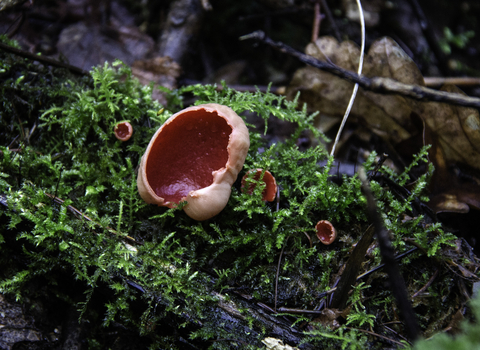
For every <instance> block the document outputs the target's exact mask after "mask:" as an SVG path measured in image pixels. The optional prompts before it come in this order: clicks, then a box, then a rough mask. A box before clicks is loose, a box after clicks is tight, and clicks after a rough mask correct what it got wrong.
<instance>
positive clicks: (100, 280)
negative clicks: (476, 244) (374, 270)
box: [0, 53, 456, 348]
mask: <svg viewBox="0 0 480 350" xmlns="http://www.w3.org/2000/svg"><path fill="white" fill-rule="evenodd" d="M2 56H3V57H2V60H3V62H10V63H8V64H6V63H4V64H3V69H4V70H5V72H6V74H4V75H3V76H2V81H1V86H2V91H3V92H4V93H3V94H2V104H3V106H4V109H3V112H2V117H1V123H2V130H3V131H2V132H1V135H0V140H1V152H2V155H1V158H0V169H1V172H0V195H1V201H2V206H3V209H2V211H1V212H0V217H1V220H0V222H1V224H0V244H1V245H0V249H1V251H2V254H1V257H0V266H1V267H2V269H1V270H0V271H1V272H0V276H1V282H0V291H1V292H2V293H9V294H11V295H15V296H16V297H17V298H18V299H21V298H22V296H25V295H34V294H35V291H33V290H31V289H29V288H28V287H29V286H30V285H31V283H32V281H38V280H41V281H43V282H45V283H47V286H48V287H47V288H48V289H49V290H52V291H55V292H54V293H56V295H57V296H59V297H61V298H62V299H64V300H66V301H67V302H72V303H75V304H76V305H77V306H78V307H79V310H80V317H83V318H88V319H89V322H91V324H93V325H103V326H104V327H108V326H109V325H111V324H112V322H120V323H121V324H123V325H125V326H128V327H132V328H134V329H138V330H139V331H140V332H141V333H142V334H143V335H145V336H146V337H147V338H148V339H149V342H150V343H151V344H152V347H154V346H165V347H166V346H170V345H173V346H175V345H177V346H178V344H179V343H178V342H179V340H178V339H180V338H181V339H188V338H191V339H192V340H191V341H192V342H198V343H196V344H197V345H199V344H200V345H201V346H210V345H211V346H214V347H218V348H222V347H223V348H230V347H231V346H232V342H233V343H235V342H234V341H233V340H237V341H238V342H237V343H235V344H236V345H238V346H240V345H239V344H245V343H248V344H251V345H252V346H261V339H262V338H263V337H264V336H265V335H266V334H269V333H271V332H273V333H274V328H269V327H270V326H269V324H268V322H267V321H261V320H263V319H262V318H261V316H259V315H258V314H256V313H255V312H254V311H253V309H252V308H251V306H252V304H251V303H250V304H249V302H247V301H245V300H243V301H242V300H238V296H239V295H244V296H245V295H248V296H250V297H251V298H253V299H252V300H256V301H259V302H262V303H264V304H268V305H271V306H273V305H274V304H275V302H276V303H277V306H279V307H280V306H282V307H290V308H296V309H310V310H312V309H314V308H316V307H318V306H319V305H320V304H321V303H322V300H324V299H323V298H324V297H325V292H326V291H328V290H329V289H330V288H332V286H333V284H334V282H335V278H334V275H336V274H337V273H338V270H339V269H340V267H341V266H342V264H344V263H345V261H346V260H347V259H348V252H349V250H350V249H351V247H352V244H353V243H355V242H356V241H357V240H358V239H359V237H360V235H361V234H362V232H364V230H365V229H366V227H367V226H368V223H367V222H366V218H365V212H364V209H365V199H364V197H363V196H362V194H361V191H360V181H359V180H358V178H357V177H356V176H354V177H350V178H347V177H344V178H343V179H342V181H340V182H339V183H334V182H332V181H331V179H330V175H329V171H330V168H331V164H332V161H333V160H332V159H329V158H328V156H327V153H326V151H325V149H324V148H323V147H321V146H317V147H313V148H309V149H306V150H300V149H299V147H298V146H297V145H296V142H297V140H298V138H299V137H300V135H301V133H303V132H305V130H308V131H309V132H310V133H311V134H312V135H313V138H315V139H317V140H321V139H322V138H324V136H323V135H321V134H320V133H319V132H318V131H317V130H316V129H315V128H313V126H312V125H313V123H312V120H313V118H314V117H315V116H314V115H308V114H307V113H306V108H304V109H302V110H298V109H297V102H296V101H287V100H285V99H284V98H283V97H278V96H275V95H273V94H271V93H260V92H256V93H241V92H237V91H235V90H232V89H229V88H227V87H225V86H224V87H223V89H222V90H221V91H218V90H217V89H216V87H215V86H203V85H195V86H189V87H185V88H181V89H179V90H175V91H167V95H168V100H169V104H168V105H167V106H163V107H162V106H160V105H159V104H158V103H157V102H156V101H153V100H152V98H151V94H152V89H153V87H152V86H141V85H139V83H138V82H137V81H136V80H135V79H134V78H132V76H131V72H130V69H129V68H128V67H126V66H125V65H123V64H122V63H121V62H116V63H114V65H113V67H112V66H109V65H105V66H104V67H99V68H96V69H94V70H93V71H92V73H91V77H89V78H82V79H78V78H75V77H73V76H70V75H68V73H65V72H63V73H59V72H58V71H57V70H54V71H51V70H50V69H47V68H45V67H41V66H38V65H35V64H32V63H28V62H24V61H21V63H18V62H19V61H18V60H17V59H15V58H14V57H11V56H8V55H6V54H3V53H2ZM21 77H24V78H21ZM187 94H188V95H190V96H191V95H193V96H194V97H195V100H196V101H195V103H198V104H200V103H207V102H216V103H221V104H225V105H228V106H230V107H231V108H232V109H234V110H235V111H236V112H237V113H238V114H241V115H244V114H245V113H247V112H248V113H254V114H256V115H258V116H259V117H261V118H263V119H264V120H265V129H263V130H256V129H255V127H254V126H253V125H249V128H250V134H251V135H250V136H251V147H250V151H249V154H248V157H247V159H246V162H245V167H244V170H243V172H242V173H241V174H240V177H241V176H243V174H244V173H245V172H246V171H248V170H249V169H254V168H263V169H268V170H269V171H270V172H271V173H272V174H273V175H274V176H275V178H276V180H277V183H278V184H279V186H280V198H279V199H278V201H277V202H273V203H267V204H266V203H264V202H263V201H262V200H261V192H262V184H261V182H260V181H259V182H258V186H256V188H255V190H254V192H253V194H252V195H250V194H247V193H242V191H241V190H240V183H239V181H237V183H236V184H235V185H234V188H233V191H232V196H231V198H230V201H229V203H228V205H227V207H226V208H225V209H224V210H223V211H222V212H221V213H220V214H219V215H218V216H216V217H214V218H212V219H210V220H207V221H205V222H195V221H193V220H192V219H190V218H188V217H187V216H186V215H185V214H184V213H183V212H182V211H180V210H178V209H166V208H158V207H151V206H147V205H146V204H145V203H143V202H142V201H141V199H140V197H139V195H138V193H137V189H136V173H135V168H136V166H137V165H138V163H139V160H140V156H141V155H142V154H143V152H144V150H145V148H146V146H147V144H148V142H149V140H150V138H151V136H152V135H153V134H154V132H155V131H156V129H157V128H158V127H159V126H160V125H162V123H164V122H165V120H166V119H167V118H168V117H169V116H170V115H172V114H173V113H174V112H176V111H177V110H179V109H180V108H182V107H183V106H182V103H183V98H184V96H186V95H187ZM32 96H35V97H32ZM24 102H25V103H24ZM19 108H22V111H23V113H21V116H20V114H18V110H19ZM271 118H278V119H280V120H283V121H288V122H291V123H292V125H294V127H293V129H292V132H291V135H290V137H288V138H287V139H286V140H285V141H284V142H276V143H268V142H267V141H266V139H265V138H263V137H262V134H265V133H266V132H267V130H268V123H269V120H271ZM124 120H128V121H129V122H130V123H131V124H132V125H133V128H134V134H133V137H132V138H131V139H130V140H129V141H128V142H125V143H122V142H121V141H119V140H117V139H116V138H115V135H114V133H113V127H114V125H115V124H116V123H117V122H119V121H124ZM34 126H35V127H34ZM26 130H29V132H28V133H26ZM30 130H31V132H30ZM425 155H426V153H425V150H424V151H422V152H421V153H420V154H419V156H418V157H417V158H416V159H415V162H416V163H418V162H421V161H424V160H425ZM374 159H375V158H374V154H372V156H371V157H370V158H369V159H368V160H367V162H366V164H365V167H366V168H367V169H370V168H372V165H373V163H374ZM325 160H326V161H327V165H326V166H323V167H321V166H319V162H320V161H325ZM415 162H414V163H415ZM407 170H409V169H407ZM431 170H432V169H430V172H431ZM383 172H384V173H386V174H387V176H390V179H391V181H395V182H397V183H400V185H403V184H405V183H406V181H407V180H408V174H407V173H408V171H406V172H404V173H403V174H401V175H396V174H390V173H388V172H387V170H386V169H384V170H383ZM430 172H429V173H428V174H430ZM428 174H426V175H424V176H423V177H422V178H421V180H420V181H417V183H416V185H415V186H414V188H413V189H412V190H411V192H410V195H409V196H407V197H406V198H403V199H400V198H399V197H398V196H395V195H394V194H393V193H392V192H390V191H389V190H388V189H387V188H386V187H385V186H381V185H380V183H379V182H375V181H372V188H373V190H374V192H375V194H376V196H377V198H378V199H379V210H381V212H382V215H383V216H384V219H385V223H386V225H387V227H388V228H389V229H390V230H391V231H392V233H394V236H395V239H394V245H395V247H396V249H397V251H398V252H404V251H406V250H407V249H408V248H410V247H409V246H408V244H407V243H406V241H405V238H411V239H412V240H413V242H414V243H415V244H417V245H419V246H420V247H423V248H424V249H426V250H427V251H428V255H429V256H432V257H437V258H441V252H442V249H446V248H445V247H448V245H449V244H450V243H451V241H452V240H453V239H455V237H454V236H452V235H449V234H446V233H443V232H442V231H441V228H440V227H439V226H438V225H437V224H424V217H423V216H422V215H421V213H417V212H415V208H414V206H412V203H413V202H415V201H416V200H417V198H418V197H419V196H421V195H422V194H423V191H424V189H425V185H426V181H427V177H428ZM252 181H255V180H252ZM55 198H56V199H55ZM60 199H61V200H60ZM407 215H408V217H410V219H406V217H407ZM321 219H328V220H330V221H331V222H332V223H333V224H334V226H336V228H337V231H339V236H340V239H339V241H338V242H337V243H335V244H333V245H331V246H328V247H325V246H322V245H319V244H318V243H315V239H314V227H315V223H316V222H317V221H318V220H321ZM280 252H282V254H280ZM12 259H13V261H15V263H11V261H12ZM279 261H280V263H279ZM412 262H415V264H412ZM420 263H423V265H422V266H423V267H422V270H421V271H420V269H418V268H417V267H416V266H419V265H416V264H420ZM378 264H380V258H379V255H378V251H377V250H376V249H372V251H371V252H370V256H369V258H368V259H367V260H366V261H365V270H366V269H368V268H370V267H374V266H377V265H378ZM277 265H278V266H280V270H279V271H278V275H279V278H278V288H277V289H276V287H275V285H276V274H277ZM7 266H8V267H7ZM429 268H430V269H431V266H430V267H429V266H428V263H427V262H425V260H424V258H421V257H419V255H418V253H416V255H412V256H410V257H409V258H408V259H406V260H404V262H403V263H402V269H403V272H404V273H409V274H410V276H414V277H415V280H413V279H409V281H408V282H409V285H410V286H411V288H413V289H414V288H417V289H419V288H421V286H422V285H423V284H425V283H426V282H427V280H428V278H429V274H428V273H425V271H428V269H429ZM65 276H69V277H68V278H67V281H65ZM380 277H381V275H378V274H377V275H376V277H375V278H374V277H371V278H370V279H369V280H368V282H367V284H368V286H370V287H368V286H366V285H362V287H361V288H360V287H357V289H356V293H355V294H354V295H355V300H350V303H349V305H350V306H351V307H352V308H351V310H352V311H351V314H350V315H349V317H348V318H346V324H348V325H349V326H355V327H358V328H365V327H378V326H379V324H378V322H379V321H378V317H377V318H375V317H374V316H375V315H382V317H384V318H385V319H388V320H396V317H397V316H396V313H395V310H394V306H393V305H394V303H393V300H392V297H391V294H390V292H389V291H388V289H386V288H381V286H382V285H383V283H384V280H383V279H382V278H380ZM447 277H448V276H447V275H446V274H445V276H444V278H442V279H441V281H440V282H438V283H436V284H435V286H432V287H431V288H432V290H431V293H434V294H435V295H436V297H435V300H437V301H438V300H447V299H448V298H450V297H451V296H452V295H453V294H454V293H456V292H455V291H452V290H451V288H450V287H451V285H450V284H449V283H452V282H451V279H449V278H447ZM60 279H62V283H67V284H68V283H71V284H72V285H73V284H74V281H78V282H76V284H75V285H76V286H78V283H80V285H81V288H80V290H81V293H80V294H79V295H78V292H77V294H76V295H75V297H72V295H71V294H69V293H72V291H70V292H66V291H65V290H63V291H62V292H61V291H60V290H59V287H58V286H59V283H60ZM68 279H70V281H68ZM367 287H368V288H367ZM98 289H101V290H103V293H102V296H101V297H100V296H97V295H96V293H95V291H96V290H98ZM105 291H108V292H105ZM73 293H74V292H73ZM74 294H75V293H74ZM442 298H443V299H442ZM454 298H455V297H454ZM366 300H368V301H366ZM229 303H231V304H229ZM447 303H449V302H447ZM450 303H453V301H451V302H450ZM92 304H95V305H98V304H101V307H100V308H99V310H100V311H98V309H97V310H96V312H93V310H92V309H93V307H91V305H92ZM437 307H438V305H437V304H436V302H435V301H433V302H432V303H425V304H424V305H423V309H422V310H420V311H421V312H420V314H421V317H424V318H422V320H423V324H422V325H423V326H424V327H425V328H427V327H428V326H429V325H430V324H431V323H432V322H433V321H432V319H431V318H429V317H428V314H429V313H430V312H433V310H435V308H437ZM219 308H220V309H221V310H223V311H222V312H218V310H219ZM233 309H235V310H236V311H238V313H239V315H241V316H238V317H239V319H240V320H241V321H238V319H237V320H232V319H230V321H231V322H229V318H228V317H231V314H229V312H228V311H225V310H233ZM229 315H230V316H229ZM289 320H290V321H291V323H296V322H295V320H297V321H298V323H300V321H301V320H308V321H310V320H311V318H309V317H304V318H301V317H300V318H299V316H298V315H297V316H294V317H293V318H290V319H289ZM239 322H240V323H239ZM242 322H243V323H242ZM155 325H159V326H161V327H158V328H156V327H155ZM245 327H246V328H245ZM289 327H290V325H289V326H287V327H286V328H289ZM159 329H160V330H159ZM246 329H250V331H249V332H250V333H248V332H247V333H246V331H245V330H246ZM294 329H296V332H297V333H296V334H297V336H298V339H297V338H295V339H296V340H291V342H296V341H297V340H298V342H300V340H301V339H302V338H303V339H304V342H306V343H314V342H317V343H320V344H326V343H329V342H334V343H336V344H349V343H350V344H364V343H365V342H372V339H369V338H367V336H366V335H364V334H363V333H360V332H358V331H355V330H351V329H350V330H349V329H347V328H345V326H342V327H341V328H339V329H338V330H337V331H335V333H331V331H328V332H330V333H328V334H330V335H331V336H330V337H328V336H326V335H325V334H327V333H326V331H325V332H324V331H311V332H310V333H305V334H303V333H301V331H302V329H301V328H294ZM172 330H174V331H175V332H176V334H177V335H178V336H177V337H173V338H172V337H171V336H170V335H169V334H170V333H171V331H172ZM399 331H400V332H401V330H399ZM298 334H300V335H298ZM219 339H223V341H221V340H219ZM225 339H229V340H227V341H225ZM232 339H233V340H232ZM292 339H293V338H292ZM206 340H209V341H210V342H205V341H206ZM90 343H91V344H97V345H98V346H105V345H106V344H102V343H101V340H100V339H91V340H90ZM212 344H213V345H212Z"/></svg>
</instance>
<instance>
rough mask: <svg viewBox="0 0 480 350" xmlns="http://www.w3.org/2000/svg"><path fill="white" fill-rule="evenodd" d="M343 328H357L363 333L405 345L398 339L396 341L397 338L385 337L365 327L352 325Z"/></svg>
mask: <svg viewBox="0 0 480 350" xmlns="http://www.w3.org/2000/svg"><path fill="white" fill-rule="evenodd" d="M345 328H346V329H355V330H357V331H360V332H363V333H367V334H370V335H373V336H375V337H378V338H382V339H385V340H387V341H390V342H392V343H395V344H398V345H402V346H405V344H404V343H401V342H399V341H397V340H394V339H392V338H389V337H386V336H384V335H381V334H378V333H375V332H372V331H368V330H366V329H361V328H352V327H345Z"/></svg>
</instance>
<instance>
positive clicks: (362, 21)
mask: <svg viewBox="0 0 480 350" xmlns="http://www.w3.org/2000/svg"><path fill="white" fill-rule="evenodd" d="M357 6H358V13H359V15H360V28H361V29H362V46H361V47H360V59H359V61H358V70H357V74H358V75H359V76H361V74H362V68H363V56H364V55H365V18H364V17H363V9H362V3H361V2H360V0H357ZM357 91H358V83H356V84H355V86H354V87H353V91H352V96H351V97H350V101H348V106H347V109H346V110H345V114H344V116H343V119H342V123H341V124H340V127H339V128H338V131H337V136H336V137H335V142H334V143H333V146H332V151H331V152H330V156H331V157H333V156H334V155H335V147H336V146H337V144H338V141H339V140H340V136H341V135H342V131H343V128H344V127H345V123H346V122H347V119H348V116H349V114H350V111H351V110H352V107H353V102H354V101H355V97H356V96H357Z"/></svg>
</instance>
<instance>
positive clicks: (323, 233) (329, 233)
mask: <svg viewBox="0 0 480 350" xmlns="http://www.w3.org/2000/svg"><path fill="white" fill-rule="evenodd" d="M315 230H316V231H317V237H318V239H319V240H320V242H322V243H323V244H325V245H329V244H332V243H333V242H334V241H335V239H336V238H337V231H336V230H335V227H333V225H332V223H331V222H330V221H327V220H320V221H319V222H317V225H316V226H315Z"/></svg>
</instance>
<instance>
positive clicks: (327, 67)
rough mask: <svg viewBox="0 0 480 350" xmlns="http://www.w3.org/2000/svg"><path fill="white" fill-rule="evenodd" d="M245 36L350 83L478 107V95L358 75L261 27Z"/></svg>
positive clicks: (479, 100)
mask: <svg viewBox="0 0 480 350" xmlns="http://www.w3.org/2000/svg"><path fill="white" fill-rule="evenodd" d="M246 39H254V40H258V41H261V42H263V43H265V44H267V45H269V46H271V47H273V48H275V49H277V50H279V51H281V52H283V53H286V54H288V55H291V56H294V57H296V58H298V59H299V60H300V61H302V62H303V63H306V64H308V65H310V66H312V67H315V68H318V69H321V70H323V71H326V72H329V73H332V74H333V75H336V76H337V77H340V78H342V79H345V80H348V81H350V82H352V83H356V84H358V85H359V86H360V87H362V88H364V89H365V90H369V91H373V92H377V93H383V94H398V95H402V96H405V97H410V98H412V99H415V100H419V101H435V102H444V103H449V104H453V105H458V106H465V107H474V108H477V109H480V98H477V97H470V96H463V95H460V94H455V93H450V92H444V91H437V90H434V89H429V88H426V87H423V86H419V85H410V84H404V83H401V82H399V81H397V80H394V79H391V78H382V77H374V78H367V77H365V76H361V75H358V74H356V73H353V72H350V71H348V70H345V69H343V68H341V67H339V66H336V65H334V64H332V63H329V62H324V61H320V60H317V59H316V58H314V57H312V56H309V55H306V54H304V53H301V52H299V51H297V50H295V49H293V48H291V47H290V46H288V45H285V44H284V43H282V42H278V41H273V40H272V39H270V38H269V37H267V36H266V35H265V33H264V32H262V31H255V32H253V33H251V34H247V35H244V36H242V37H241V38H240V40H246Z"/></svg>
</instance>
